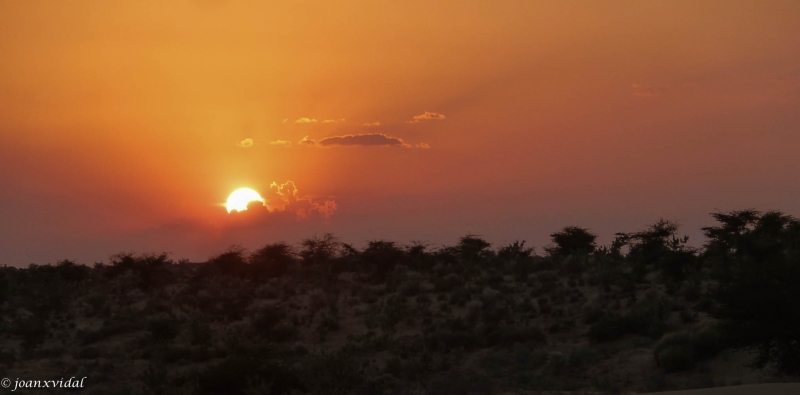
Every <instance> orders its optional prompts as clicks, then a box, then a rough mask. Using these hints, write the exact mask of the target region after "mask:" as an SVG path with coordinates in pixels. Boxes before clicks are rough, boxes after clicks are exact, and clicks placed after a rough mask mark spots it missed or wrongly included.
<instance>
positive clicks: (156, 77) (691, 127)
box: [0, 0, 800, 266]
mask: <svg viewBox="0 0 800 395" xmlns="http://www.w3.org/2000/svg"><path fill="white" fill-rule="evenodd" d="M798 48H800V3H798V2H796V1H734V0H725V1H670V2H663V1H613V2H612V1H592V2H589V1H584V2H578V1H575V2H572V1H558V2H555V1H541V2H540V1H531V0H520V1H512V0H509V1H495V2H490V1H465V0H459V1H446V0H445V1H436V2H428V1H425V2H423V1H415V0H403V1H389V0H370V1H358V0H350V1H330V0H329V1H312V0H288V1H279V2H264V1H233V0H231V1H222V0H219V1H216V0H195V1H188V0H187V1H172V2H161V1H124V2H123V1H114V2H108V1H70V2H64V1H35V0H28V1H13V0H8V1H0V170H2V171H0V215H1V216H2V218H3V219H2V221H1V222H0V238H1V240H2V241H0V261H1V262H2V263H3V264H7V265H15V266H19V265H24V264H27V263H32V262H33V263H48V262H55V261H56V260H59V259H65V258H69V259H75V260H78V261H80V262H85V263H91V262H93V261H100V260H103V259H105V258H106V257H107V256H108V255H110V254H112V253H116V252H121V251H137V252H160V251H168V252H171V253H173V256H174V257H175V258H176V259H179V258H189V259H192V260H202V259H205V258H207V257H208V256H209V255H210V254H213V253H218V252H221V250H223V249H224V248H226V247H227V246H228V245H230V244H239V245H242V246H244V247H247V248H254V247H258V246H260V245H262V244H265V243H267V242H275V241H279V240H286V241H288V242H297V241H298V240H300V239H301V238H303V237H308V236H312V235H314V234H315V233H316V234H321V233H324V232H333V233H334V234H336V235H337V236H339V237H341V238H342V239H343V240H344V241H347V242H351V243H354V244H356V245H359V244H362V243H364V242H365V241H366V240H370V239H375V238H387V239H392V240H396V241H398V242H401V243H404V242H409V241H411V240H422V241H427V242H430V243H431V244H433V245H440V244H452V243H454V242H455V241H456V239H457V238H458V237H459V236H461V235H464V234H466V233H467V232H472V233H476V234H480V235H483V236H484V237H486V238H487V239H488V240H490V241H492V242H495V243H497V244H504V243H508V242H511V241H513V240H515V239H526V240H528V241H529V242H530V243H533V244H535V245H537V246H541V245H543V244H546V243H547V242H548V241H549V240H548V236H547V235H548V234H549V233H552V232H554V231H557V230H559V229H560V228H561V227H563V226H566V225H580V226H586V227H589V228H591V229H592V230H593V231H595V232H597V233H598V234H599V235H600V236H601V237H600V240H601V242H608V241H609V240H610V239H611V237H612V236H613V233H614V232H622V231H634V230H638V229H640V228H643V227H644V226H646V225H649V224H651V223H653V222H654V221H655V220H657V219H658V218H660V217H665V218H667V219H672V220H675V221H677V222H679V223H681V224H682V225H684V231H685V232H686V233H688V234H689V235H690V236H692V237H693V240H694V242H695V244H696V245H698V244H700V243H702V239H701V238H700V235H699V231H698V228H699V227H700V226H703V225H706V224H708V223H709V222H710V217H709V216H708V213H710V212H713V211H715V210H731V209H743V208H749V207H754V208H757V209H762V210H767V209H780V210H783V211H785V212H786V213H788V214H795V215H797V214H800V199H799V198H798V197H800V159H798V155H797V151H798V147H800V111H798V108H800V51H799V50H798ZM426 114H427V115H426ZM325 121H327V122H325ZM305 137H307V140H306V141H309V140H313V141H314V142H315V144H313V145H312V144H301V140H303V139H304V138H305ZM247 139H249V140H247ZM285 142H288V143H289V144H286V143H285ZM289 181H291V182H289ZM273 183H274V185H273ZM240 187H250V188H253V189H255V190H257V191H259V192H260V193H261V194H262V196H264V197H265V199H266V200H267V201H268V202H272V203H271V204H270V205H268V208H266V209H264V210H261V211H260V212H255V211H253V212H249V213H248V212H243V213H238V214H237V213H235V214H237V215H229V214H228V213H227V211H226V210H225V208H224V203H225V199H226V198H227V196H228V194H229V193H230V192H232V191H233V190H235V189H237V188H240ZM282 187H283V189H281V188H282ZM270 199H271V200H270ZM248 214H249V215H248Z"/></svg>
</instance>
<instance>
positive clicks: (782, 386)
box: [651, 383, 800, 395]
mask: <svg viewBox="0 0 800 395" xmlns="http://www.w3.org/2000/svg"><path fill="white" fill-rule="evenodd" d="M651 394H659V395H800V383H774V384H748V385H737V386H733V387H719V388H706V389H699V390H686V391H667V392H651Z"/></svg>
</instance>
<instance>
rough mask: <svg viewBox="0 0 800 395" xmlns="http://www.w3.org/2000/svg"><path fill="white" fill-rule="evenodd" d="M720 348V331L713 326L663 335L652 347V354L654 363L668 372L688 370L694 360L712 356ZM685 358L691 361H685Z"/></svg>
mask: <svg viewBox="0 0 800 395" xmlns="http://www.w3.org/2000/svg"><path fill="white" fill-rule="evenodd" d="M722 348H723V338H722V336H721V333H720V332H719V331H718V330H717V329H715V328H703V329H701V330H699V331H696V332H680V333H672V334H669V335H666V336H664V337H663V338H661V339H660V340H659V341H658V342H657V343H656V345H655V346H654V347H653V356H654V357H655V360H656V364H658V366H660V367H662V368H663V369H664V371H666V372H668V373H670V372H677V371H682V370H689V369H691V368H692V367H693V366H694V363H695V362H699V361H703V360H706V359H709V358H713V357H714V356H716V355H717V354H718V353H719V352H720V351H721V350H722ZM687 355H688V357H687ZM686 358H689V359H691V361H690V362H687V361H686V360H685V359H686Z"/></svg>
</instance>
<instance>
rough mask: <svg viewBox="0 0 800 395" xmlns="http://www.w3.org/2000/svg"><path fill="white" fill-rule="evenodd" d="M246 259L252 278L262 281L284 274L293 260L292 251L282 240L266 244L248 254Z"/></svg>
mask: <svg viewBox="0 0 800 395" xmlns="http://www.w3.org/2000/svg"><path fill="white" fill-rule="evenodd" d="M248 261H249V263H250V267H249V269H250V272H251V273H252V276H253V278H254V279H256V280H258V281H263V280H265V279H268V278H272V277H279V276H283V275H285V274H286V273H287V272H288V271H289V267H290V266H291V265H292V263H293V262H294V251H292V247H291V246H289V245H288V244H286V243H284V242H280V243H274V244H267V245H265V246H264V247H261V248H260V249H258V250H256V251H255V252H254V253H253V254H252V255H250V258H249V259H248Z"/></svg>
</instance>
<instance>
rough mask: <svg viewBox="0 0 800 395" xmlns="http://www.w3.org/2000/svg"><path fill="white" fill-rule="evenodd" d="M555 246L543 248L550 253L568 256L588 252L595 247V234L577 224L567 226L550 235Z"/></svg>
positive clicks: (592, 250)
mask: <svg viewBox="0 0 800 395" xmlns="http://www.w3.org/2000/svg"><path fill="white" fill-rule="evenodd" d="M550 237H551V238H552V240H553V243H554V244H555V246H552V247H547V248H546V249H545V250H546V251H547V252H548V253H550V254H551V255H559V256H564V257H566V256H569V255H573V254H590V253H592V252H594V250H595V248H597V244H596V243H595V240H596V239H597V235H595V234H594V233H592V232H589V230H588V229H585V228H581V227H578V226H567V227H565V228H564V229H563V230H561V231H560V232H556V233H553V234H551V235H550Z"/></svg>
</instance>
